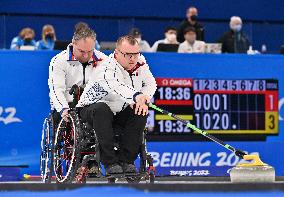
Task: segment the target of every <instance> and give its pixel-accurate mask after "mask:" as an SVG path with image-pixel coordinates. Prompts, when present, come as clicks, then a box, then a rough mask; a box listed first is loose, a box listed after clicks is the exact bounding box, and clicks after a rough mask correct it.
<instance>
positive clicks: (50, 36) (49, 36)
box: [45, 34, 54, 39]
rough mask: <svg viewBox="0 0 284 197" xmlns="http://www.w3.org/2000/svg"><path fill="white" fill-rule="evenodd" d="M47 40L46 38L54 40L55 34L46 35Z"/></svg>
mask: <svg viewBox="0 0 284 197" xmlns="http://www.w3.org/2000/svg"><path fill="white" fill-rule="evenodd" d="M45 38H46V39H53V38H54V35H53V34H46V35H45Z"/></svg>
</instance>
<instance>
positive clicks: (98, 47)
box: [74, 22, 101, 51]
mask: <svg viewBox="0 0 284 197" xmlns="http://www.w3.org/2000/svg"><path fill="white" fill-rule="evenodd" d="M86 27H89V25H88V24H87V23H85V22H78V23H77V24H76V25H75V28H74V31H77V30H78V29H81V28H86ZM95 49H96V50H98V51H99V50H100V49H101V46H100V44H99V42H98V40H97V35H96V45H95Z"/></svg>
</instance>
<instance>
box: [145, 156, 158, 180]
mask: <svg viewBox="0 0 284 197" xmlns="http://www.w3.org/2000/svg"><path fill="white" fill-rule="evenodd" d="M146 158H147V160H146V161H147V162H146V163H147V165H146V167H147V176H146V182H147V183H155V176H156V169H155V167H154V165H153V158H152V156H151V155H149V154H147V157H146Z"/></svg>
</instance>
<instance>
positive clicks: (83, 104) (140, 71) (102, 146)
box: [76, 36, 157, 175]
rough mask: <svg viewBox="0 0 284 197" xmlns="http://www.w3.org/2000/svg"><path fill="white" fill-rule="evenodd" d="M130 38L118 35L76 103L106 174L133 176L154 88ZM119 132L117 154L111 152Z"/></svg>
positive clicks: (138, 52)
mask: <svg viewBox="0 0 284 197" xmlns="http://www.w3.org/2000/svg"><path fill="white" fill-rule="evenodd" d="M145 62H146V61H145V59H144V57H143V56H142V55H140V51H139V44H138V42H137V40H136V39H135V38H134V37H132V36H122V37H120V38H119V39H118V41H117V43H116V49H115V51H114V53H112V54H110V56H109V57H108V58H107V59H105V60H104V61H103V62H102V64H101V65H100V66H98V68H96V69H95V70H94V72H93V73H92V75H91V77H90V80H89V82H88V84H87V85H86V88H85V89H84V92H83V94H82V95H81V97H80V100H79V102H78V104H77V106H76V107H77V110H78V111H80V112H79V113H80V116H81V119H82V121H83V122H87V123H88V124H90V125H91V126H92V127H93V128H94V130H95V133H96V136H97V138H98V142H99V150H100V162H101V163H102V164H103V165H104V166H105V169H106V175H112V174H121V173H137V170H136V167H135V165H134V161H135V160H136V158H137V156H138V153H139V146H140V144H141V138H142V134H143V131H144V128H145V126H146V120H147V114H148V106H147V105H146V103H147V102H150V99H151V98H152V97H153V95H154V93H155V91H156V88H157V85H156V81H155V78H154V77H153V75H152V73H151V72H150V70H149V66H148V65H147V64H146V63H145ZM115 132H119V135H120V139H119V152H118V153H117V152H116V151H115V149H114V145H115V139H114V138H115Z"/></svg>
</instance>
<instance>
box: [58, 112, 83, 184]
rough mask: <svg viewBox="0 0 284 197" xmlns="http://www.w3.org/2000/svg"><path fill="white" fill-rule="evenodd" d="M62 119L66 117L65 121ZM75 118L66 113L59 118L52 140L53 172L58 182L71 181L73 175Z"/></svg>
mask: <svg viewBox="0 0 284 197" xmlns="http://www.w3.org/2000/svg"><path fill="white" fill-rule="evenodd" d="M64 119H68V122H66V121H65V120H64ZM75 121H76V120H75V118H74V116H72V115H71V114H67V115H66V116H65V117H64V118H62V119H61V121H60V123H59V125H58V128H57V131H56V135H55V141H54V173H55V175H56V180H57V182H59V183H63V182H67V181H69V182H70V181H71V182H72V179H73V177H74V165H75V161H76V158H75V154H76V148H77V137H78V136H77V132H76V127H75V124H76V123H75Z"/></svg>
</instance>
